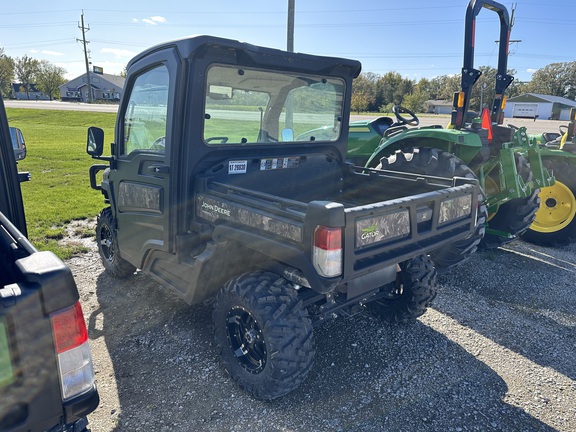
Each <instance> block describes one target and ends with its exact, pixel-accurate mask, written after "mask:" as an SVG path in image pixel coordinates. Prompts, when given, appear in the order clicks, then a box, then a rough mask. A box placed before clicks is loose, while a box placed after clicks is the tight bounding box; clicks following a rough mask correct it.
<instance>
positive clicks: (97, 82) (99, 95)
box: [59, 66, 125, 102]
mask: <svg viewBox="0 0 576 432" xmlns="http://www.w3.org/2000/svg"><path fill="white" fill-rule="evenodd" d="M124 81H125V79H124V77H121V76H119V75H110V74H105V73H103V71H102V69H101V68H99V67H97V66H94V70H93V71H92V72H90V85H91V87H92V100H94V101H112V102H117V101H119V100H120V97H121V96H122V92H123V90H124ZM59 89H60V98H61V99H62V100H63V101H69V102H87V101H88V79H87V74H83V75H80V76H79V77H76V78H74V79H73V80H70V81H68V82H67V83H64V84H62V85H61V86H60V87H59Z"/></svg>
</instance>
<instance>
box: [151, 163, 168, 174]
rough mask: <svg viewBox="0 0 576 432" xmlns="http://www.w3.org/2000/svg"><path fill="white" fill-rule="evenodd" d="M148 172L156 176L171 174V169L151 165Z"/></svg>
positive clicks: (165, 166) (166, 166)
mask: <svg viewBox="0 0 576 432" xmlns="http://www.w3.org/2000/svg"><path fill="white" fill-rule="evenodd" d="M148 171H150V172H151V173H154V174H169V173H170V167H169V166H168V165H150V166H149V167H148Z"/></svg>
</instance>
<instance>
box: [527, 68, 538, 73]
mask: <svg viewBox="0 0 576 432" xmlns="http://www.w3.org/2000/svg"><path fill="white" fill-rule="evenodd" d="M537 70H538V69H533V68H528V69H526V72H528V73H531V74H533V73H534V72H536V71H537Z"/></svg>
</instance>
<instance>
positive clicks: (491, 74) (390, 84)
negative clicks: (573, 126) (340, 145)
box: [0, 48, 576, 112]
mask: <svg viewBox="0 0 576 432" xmlns="http://www.w3.org/2000/svg"><path fill="white" fill-rule="evenodd" d="M478 69H479V70H480V71H481V72H482V75H481V76H480V79H479V80H478V82H477V83H476V85H475V86H474V89H473V92H472V97H471V100H470V109H471V110H477V111H480V110H481V108H482V107H484V106H490V105H491V101H492V99H493V98H494V83H495V78H496V69H495V68H492V67H490V66H481V67H479V68H478ZM515 72H516V71H514V70H510V71H508V73H509V74H510V75H512V76H514V75H515ZM65 73H66V70H65V69H63V68H61V67H59V66H56V65H54V64H52V63H50V62H49V61H47V60H36V59H34V58H31V57H28V56H27V55H24V56H23V57H16V58H11V57H9V56H7V55H6V54H5V52H4V48H0V92H1V93H2V95H3V96H4V97H6V98H7V97H10V95H11V84H12V83H14V81H15V80H16V81H17V82H19V83H20V84H21V88H20V91H23V92H26V94H27V98H29V92H30V90H31V86H32V84H34V85H36V88H37V89H38V90H39V91H41V92H43V93H44V94H46V95H47V96H48V97H49V98H50V100H52V99H53V98H58V97H59V95H60V93H59V89H58V87H59V86H60V85H62V84H64V83H65V82H66V79H65V78H64V75H65ZM460 80H461V75H460V74H455V75H441V76H438V77H435V78H431V79H428V78H422V79H420V80H419V81H415V80H411V79H408V78H404V77H402V75H400V74H399V73H398V72H388V73H386V74H384V75H377V74H375V73H373V72H364V73H362V74H360V76H359V77H358V78H356V79H355V80H354V82H353V85H352V111H356V112H361V111H369V112H391V110H392V107H393V106H394V105H403V106H405V107H406V108H408V109H410V110H412V111H415V112H422V111H424V109H425V103H426V101H428V100H449V101H451V100H452V98H453V95H454V93H455V92H457V91H459V90H460ZM523 93H540V94H546V95H550V96H561V97H565V98H567V99H571V100H575V99H576V61H572V62H564V63H551V64H549V65H547V66H545V67H544V68H542V69H539V70H537V71H536V72H535V73H534V74H533V75H532V79H531V80H530V81H529V82H517V81H514V82H512V84H511V85H510V87H508V90H507V91H506V96H507V97H508V98H510V97H514V96H518V95H520V94H523Z"/></svg>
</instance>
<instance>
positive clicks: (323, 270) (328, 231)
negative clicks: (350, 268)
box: [312, 225, 342, 277]
mask: <svg viewBox="0 0 576 432" xmlns="http://www.w3.org/2000/svg"><path fill="white" fill-rule="evenodd" d="M312 262H313V263H314V268H315V269H316V271H317V272H318V274H319V275H320V276H323V277H335V276H340V275H341V274H342V229H341V228H328V227H324V226H321V225H319V226H317V227H316V230H314V245H313V256H312Z"/></svg>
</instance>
